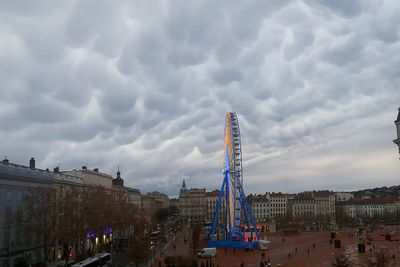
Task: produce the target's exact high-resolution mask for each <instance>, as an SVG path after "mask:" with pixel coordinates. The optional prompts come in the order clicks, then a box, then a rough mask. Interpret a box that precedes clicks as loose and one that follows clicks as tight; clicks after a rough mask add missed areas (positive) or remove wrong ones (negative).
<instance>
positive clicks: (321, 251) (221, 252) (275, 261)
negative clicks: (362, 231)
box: [152, 228, 400, 267]
mask: <svg viewBox="0 0 400 267" xmlns="http://www.w3.org/2000/svg"><path fill="white" fill-rule="evenodd" d="M355 233H356V229H355V228H350V229H344V230H343V231H342V232H341V243H342V248H341V249H334V248H333V245H332V244H330V242H329V239H330V232H308V233H300V234H298V235H294V236H284V237H283V236H281V235H279V234H269V235H268V239H269V240H271V241H272V249H271V250H269V251H260V250H255V251H249V252H245V251H243V250H233V249H226V250H225V249H218V250H217V257H216V258H215V259H212V260H211V259H200V258H197V262H198V264H199V266H200V267H201V266H204V267H206V266H209V267H230V266H232V267H235V266H238V267H240V266H245V267H258V266H260V261H261V259H262V257H263V253H265V254H264V258H265V260H268V259H269V260H270V262H271V263H272V266H282V267H302V266H309V267H326V266H332V262H333V260H334V256H333V255H334V253H337V254H339V253H343V252H344V253H345V254H346V255H348V256H349V257H350V258H351V260H352V261H353V263H354V264H355V266H363V265H364V264H365V263H366V261H367V258H368V257H370V256H372V255H373V254H374V253H375V252H376V251H378V250H379V249H380V248H386V249H388V250H389V252H390V255H393V254H394V255H395V259H392V260H391V262H390V265H389V266H391V267H394V266H400V263H399V260H400V241H399V239H398V237H395V238H394V240H393V241H387V240H385V234H386V233H387V231H386V230H380V231H376V232H373V233H370V234H369V235H368V237H369V240H367V245H366V253H358V251H357V237H356V235H355ZM188 237H189V229H188V228H184V229H183V230H182V231H181V232H180V233H179V234H178V236H177V238H176V241H175V242H173V243H171V245H170V246H169V247H168V249H167V250H166V251H165V252H164V253H163V255H162V257H161V258H159V259H158V260H157V261H156V262H155V263H154V264H153V265H152V267H158V266H160V265H159V264H160V262H161V263H163V259H164V258H165V257H166V256H178V255H181V256H187V257H192V256H193V248H192V247H191V242H190V239H189V242H187V244H185V243H184V241H183V240H184V238H186V239H187V238H188ZM174 245H175V249H174ZM200 246H201V247H206V246H207V242H206V241H202V242H201V244H200ZM202 264H203V265H202ZM161 266H163V265H161Z"/></svg>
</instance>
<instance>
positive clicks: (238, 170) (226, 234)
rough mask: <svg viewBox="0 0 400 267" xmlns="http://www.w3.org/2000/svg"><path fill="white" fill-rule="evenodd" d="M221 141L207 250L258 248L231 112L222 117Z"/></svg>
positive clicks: (235, 123) (236, 124)
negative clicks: (220, 175) (218, 178)
mask: <svg viewBox="0 0 400 267" xmlns="http://www.w3.org/2000/svg"><path fill="white" fill-rule="evenodd" d="M224 140H225V141H224V152H225V157H224V167H223V175H224V178H223V181H222V185H221V191H220V193H219V197H218V201H217V207H216V209H215V213H214V218H213V223H212V226H211V231H210V241H209V246H213V247H233V248H241V247H253V248H254V247H256V246H257V244H258V243H257V241H258V240H259V233H258V230H257V226H256V224H255V220H254V217H253V214H252V212H251V208H250V206H249V204H248V203H247V199H246V195H245V193H244V190H243V168H242V146H241V136H240V129H239V121H238V118H237V115H236V113H234V112H228V113H227V114H226V117H225V138H224ZM223 202H224V203H223ZM243 223H244V224H245V225H246V227H244V226H243ZM251 226H252V227H251ZM246 230H250V231H246Z"/></svg>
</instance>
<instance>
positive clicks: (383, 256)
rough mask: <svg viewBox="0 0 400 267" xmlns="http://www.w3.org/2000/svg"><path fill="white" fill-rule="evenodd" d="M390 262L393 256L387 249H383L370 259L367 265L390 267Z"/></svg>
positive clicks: (370, 266)
mask: <svg viewBox="0 0 400 267" xmlns="http://www.w3.org/2000/svg"><path fill="white" fill-rule="evenodd" d="M390 260H391V255H390V253H389V251H388V250H387V249H385V248H381V249H380V250H378V251H376V252H375V253H374V255H373V256H372V257H371V258H369V259H368V261H367V264H368V266H369V267H388V266H389V263H390Z"/></svg>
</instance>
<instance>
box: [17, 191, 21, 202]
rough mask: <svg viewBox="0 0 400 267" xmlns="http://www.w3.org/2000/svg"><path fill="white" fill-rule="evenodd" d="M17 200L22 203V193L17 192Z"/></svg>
mask: <svg viewBox="0 0 400 267" xmlns="http://www.w3.org/2000/svg"><path fill="white" fill-rule="evenodd" d="M17 200H18V201H22V192H20V191H19V192H17Z"/></svg>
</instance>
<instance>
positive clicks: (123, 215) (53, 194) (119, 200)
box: [17, 186, 146, 265]
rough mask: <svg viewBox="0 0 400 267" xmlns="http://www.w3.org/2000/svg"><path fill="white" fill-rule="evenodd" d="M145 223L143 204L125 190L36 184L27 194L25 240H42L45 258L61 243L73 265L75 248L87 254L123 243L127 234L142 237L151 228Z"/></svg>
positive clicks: (78, 254) (80, 254)
mask: <svg viewBox="0 0 400 267" xmlns="http://www.w3.org/2000/svg"><path fill="white" fill-rule="evenodd" d="M17 217H18V216H17ZM142 225H146V224H145V223H144V221H143V220H142V219H141V218H140V212H139V210H138V209H136V208H135V207H134V205H133V204H131V203H129V202H128V201H127V195H126V193H125V192H124V191H123V190H118V189H115V190H107V189H105V188H104V187H101V186H98V187H84V186H83V187H74V186H71V187H65V186H50V187H40V188H34V189H31V190H30V191H29V192H28V193H27V194H26V196H25V198H24V216H23V230H24V231H23V232H24V238H25V243H26V244H32V243H33V244H37V245H40V246H41V247H42V249H43V251H42V253H43V255H44V259H43V261H44V262H45V263H47V262H48V261H49V259H51V253H52V252H53V253H56V252H55V249H56V247H58V248H61V250H62V255H63V256H62V257H63V259H65V261H66V265H67V263H68V260H69V258H70V255H71V253H72V252H74V253H75V255H73V256H74V258H76V259H82V258H85V257H86V256H88V255H89V256H90V255H91V254H93V253H95V252H99V251H107V250H110V249H111V246H119V244H118V242H121V240H122V239H126V240H129V242H133V239H142V238H143V237H144V235H145V233H146V229H145V228H144V227H142ZM138 226H140V227H138ZM111 237H112V238H111ZM106 238H107V239H109V240H110V242H105V241H106ZM111 240H113V241H112V242H111ZM88 245H89V249H88ZM94 249H96V251H94ZM73 250H74V251H73Z"/></svg>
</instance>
